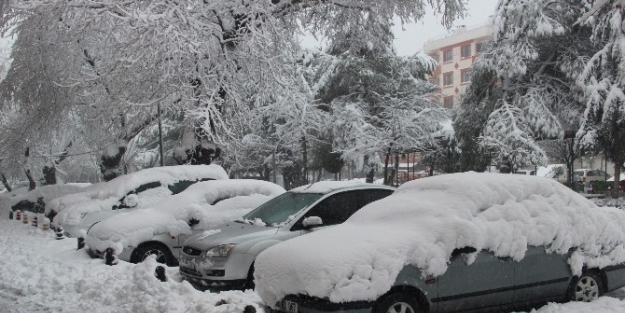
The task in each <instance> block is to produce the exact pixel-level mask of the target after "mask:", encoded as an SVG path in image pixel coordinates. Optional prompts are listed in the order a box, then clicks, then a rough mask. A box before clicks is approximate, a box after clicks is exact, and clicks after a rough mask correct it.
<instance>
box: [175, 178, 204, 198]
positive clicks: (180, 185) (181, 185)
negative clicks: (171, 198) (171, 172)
mask: <svg viewBox="0 0 625 313" xmlns="http://www.w3.org/2000/svg"><path fill="white" fill-rule="evenodd" d="M208 180H214V179H212V178H203V179H200V180H181V181H179V182H175V183H173V184H171V185H169V186H167V188H169V190H171V194H172V195H176V194H179V193H181V192H183V191H185V190H186V189H187V188H189V186H191V185H193V184H195V183H197V182H200V181H208Z"/></svg>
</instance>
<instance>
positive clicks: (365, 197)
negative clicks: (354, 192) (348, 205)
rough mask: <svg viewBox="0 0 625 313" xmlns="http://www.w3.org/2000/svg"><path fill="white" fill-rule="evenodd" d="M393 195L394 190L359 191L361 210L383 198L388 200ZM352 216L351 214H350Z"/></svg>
mask: <svg viewBox="0 0 625 313" xmlns="http://www.w3.org/2000/svg"><path fill="white" fill-rule="evenodd" d="M392 193H393V190H388V189H366V190H359V191H358V201H360V207H359V208H358V209H360V208H362V207H364V206H365V205H367V204H369V203H371V202H373V201H378V200H380V199H382V198H386V197H388V196H390V195H391V194H392ZM354 213H355V212H352V214H354ZM350 216H351V214H350Z"/></svg>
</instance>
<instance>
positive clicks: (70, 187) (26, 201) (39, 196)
mask: <svg viewBox="0 0 625 313" xmlns="http://www.w3.org/2000/svg"><path fill="white" fill-rule="evenodd" d="M88 186H91V184H89V183H68V184H56V185H47V186H41V187H37V188H35V189H34V190H31V191H29V192H27V193H24V194H19V195H16V196H15V197H12V198H11V202H10V206H11V210H13V211H16V210H21V211H30V212H35V213H43V212H44V211H45V208H46V205H47V204H48V203H49V202H50V201H52V200H54V199H56V198H59V197H62V196H66V195H69V194H73V193H77V192H81V191H83V190H84V188H86V187H88Z"/></svg>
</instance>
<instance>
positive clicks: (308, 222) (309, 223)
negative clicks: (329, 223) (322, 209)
mask: <svg viewBox="0 0 625 313" xmlns="http://www.w3.org/2000/svg"><path fill="white" fill-rule="evenodd" d="M321 225H323V220H321V217H319V216H309V217H307V218H305V219H304V220H303V221H302V226H304V228H306V229H308V228H313V227H316V226H321Z"/></svg>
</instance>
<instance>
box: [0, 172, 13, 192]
mask: <svg viewBox="0 0 625 313" xmlns="http://www.w3.org/2000/svg"><path fill="white" fill-rule="evenodd" d="M0 175H2V176H0V177H1V178H2V184H3V185H4V188H6V190H7V191H9V192H11V191H13V189H12V188H11V186H10V185H9V181H8V180H7V177H6V176H4V173H2V174H0Z"/></svg>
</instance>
